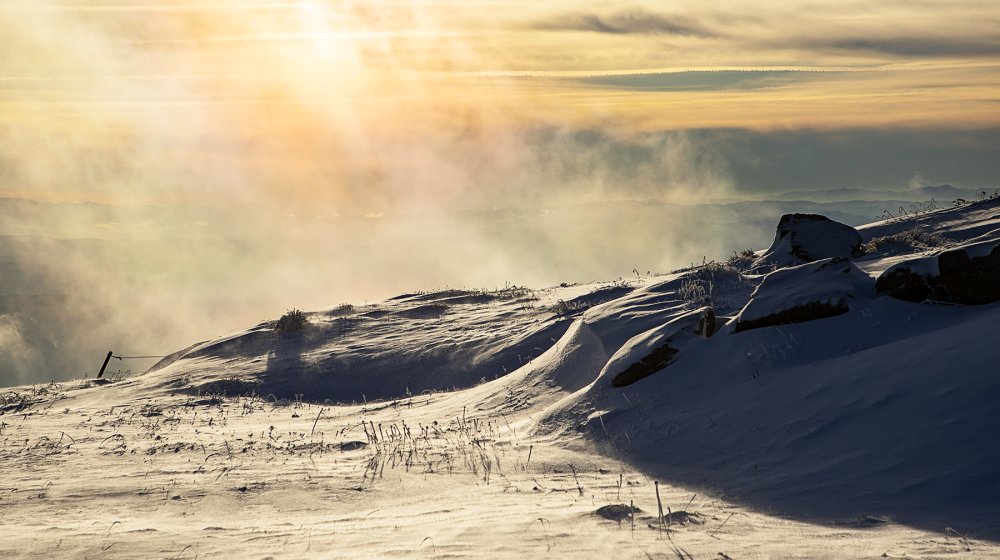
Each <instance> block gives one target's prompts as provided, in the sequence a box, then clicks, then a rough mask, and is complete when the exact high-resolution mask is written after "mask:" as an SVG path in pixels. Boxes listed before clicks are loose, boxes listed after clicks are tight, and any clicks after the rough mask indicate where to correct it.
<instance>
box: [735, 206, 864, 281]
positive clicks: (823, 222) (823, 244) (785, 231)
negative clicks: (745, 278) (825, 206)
mask: <svg viewBox="0 0 1000 560" xmlns="http://www.w3.org/2000/svg"><path fill="white" fill-rule="evenodd" d="M860 252H861V234H860V233H859V232H858V230H856V229H854V228H852V227H851V226H848V225H845V224H842V223H840V222H835V221H833V220H831V219H830V218H827V217H826V216H821V215H819V214H785V215H784V216H782V217H781V220H780V221H779V222H778V229H777V231H776V232H775V234H774V241H773V242H772V243H771V246H770V247H769V248H768V249H767V251H765V252H764V254H763V255H761V256H760V257H758V258H757V259H756V260H755V261H754V264H753V270H758V271H762V270H767V269H769V268H783V267H786V266H795V265H799V264H802V263H807V262H813V261H817V260H821V259H828V258H851V257H853V256H857V255H858V254H860Z"/></svg>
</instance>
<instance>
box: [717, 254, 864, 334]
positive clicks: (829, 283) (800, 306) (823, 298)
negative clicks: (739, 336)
mask: <svg viewBox="0 0 1000 560" xmlns="http://www.w3.org/2000/svg"><path fill="white" fill-rule="evenodd" d="M870 293H871V278H870V277H869V276H868V275H867V274H865V273H864V272H863V271H862V270H861V269H859V268H858V267H857V266H855V265H854V263H852V262H850V261H849V260H847V259H843V258H838V259H824V260H821V261H816V262H812V263H807V264H803V265H799V266H794V267H789V268H783V269H780V270H776V271H774V272H772V273H770V274H768V275H767V276H765V277H764V280H762V281H761V283H760V285H759V286H757V289H756V290H754V293H753V295H751V296H750V301H749V302H747V304H746V305H745V306H744V307H743V309H742V310H741V311H740V313H739V315H737V316H736V324H735V327H734V329H733V332H734V333H738V332H742V331H747V330H750V329H757V328H760V327H772V326H777V325H786V324H789V323H803V322H806V321H813V320H816V319H823V318H826V317H833V316H836V315H840V314H843V313H847V311H848V310H849V309H850V305H849V302H850V300H852V299H857V298H863V297H866V296H868V295H869V294H870Z"/></svg>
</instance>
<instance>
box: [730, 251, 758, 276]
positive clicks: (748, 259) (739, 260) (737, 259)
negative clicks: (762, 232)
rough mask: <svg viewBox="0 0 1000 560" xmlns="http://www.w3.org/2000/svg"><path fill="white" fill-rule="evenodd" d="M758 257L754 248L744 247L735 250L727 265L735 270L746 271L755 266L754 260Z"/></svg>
mask: <svg viewBox="0 0 1000 560" xmlns="http://www.w3.org/2000/svg"><path fill="white" fill-rule="evenodd" d="M756 259H757V254H756V253H754V252H753V249H744V250H743V251H740V252H739V253H737V252H736V251H733V256H731V257H729V258H728V259H726V264H725V266H726V267H729V268H731V269H733V270H738V271H740V272H746V271H748V270H750V268H751V267H753V262H754V260H756Z"/></svg>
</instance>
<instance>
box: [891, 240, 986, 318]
mask: <svg viewBox="0 0 1000 560" xmlns="http://www.w3.org/2000/svg"><path fill="white" fill-rule="evenodd" d="M875 291H876V292H877V293H879V294H885V295H888V296H891V297H894V298H896V299H901V300H905V301H914V302H922V301H941V302H949V303H961V304H967V305H982V304H986V303H993V302H995V301H1000V241H996V240H994V241H988V242H985V243H977V244H974V245H968V246H965V247H958V248H956V249H950V250H947V251H944V252H942V253H939V254H937V255H932V256H930V257H924V258H920V259H913V260H910V261H906V262H902V263H899V264H897V265H895V266H892V267H890V268H889V269H888V270H886V271H885V272H883V273H882V274H881V275H880V276H879V277H878V280H876V282H875Z"/></svg>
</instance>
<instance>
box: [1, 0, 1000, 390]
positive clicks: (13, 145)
mask: <svg viewBox="0 0 1000 560" xmlns="http://www.w3.org/2000/svg"><path fill="white" fill-rule="evenodd" d="M997 146H1000V8H998V7H997V5H996V3H995V2H986V1H971V0H969V1H964V0H953V1H949V2H939V1H924V0H907V1H902V0H886V1H881V2H870V1H866V2H860V1H855V0H846V1H819V0H814V1H777V0H761V1H758V2H754V3H748V2H737V1H724V0H720V1H705V2H698V3H692V2H669V1H657V2H653V1H632V2H606V1H601V2H590V1H586V0H583V1H579V0H576V1H572V2H571V1H550V2H527V1H519V0H515V1H503V2H501V1H494V0H464V1H443V0H440V1H438V0H428V1H419V0H392V1H379V0H366V1H357V2H355V1H326V0H294V1H293V0H272V1H267V0H262V1H245V0H244V1H240V0H175V1H170V2H166V1H156V0H134V1H122V0H104V1H100V0H32V1H30V2H29V1H26V0H0V212H2V214H0V384H10V383H14V382H20V383H23V382H29V381H33V380H39V379H49V378H50V377H51V378H67V377H69V376H71V375H79V374H80V373H81V371H85V370H88V369H93V368H91V367H90V366H89V363H90V361H93V360H90V358H89V356H90V353H94V354H96V355H98V358H101V357H103V355H104V353H105V352H106V348H105V347H106V346H111V347H112V348H116V349H117V348H123V347H124V348H126V351H128V352H132V353H134V354H159V353H165V352H166V351H173V350H176V349H178V348H179V347H182V346H184V345H187V344H189V343H191V342H194V341H195V340H200V339H204V338H210V337H213V336H218V335H221V334H225V333H227V332H230V331H233V330H237V329H240V328H245V327H247V326H249V325H252V324H254V323H255V322H256V321H259V320H263V319H267V318H269V317H270V318H274V317H276V316H277V315H280V313H281V312H282V311H284V310H285V309H288V308H290V307H301V308H306V309H317V308H321V307H324V306H332V305H338V304H340V303H344V302H353V303H360V302H365V301H369V302H371V301H377V300H379V299H380V298H385V297H389V296H392V295H395V294H398V293H402V292H405V291H412V290H428V289H435V288H441V287H444V286H450V287H467V288H495V287H502V286H504V285H507V284H511V283H513V284H519V285H520V284H526V283H527V284H530V285H533V286H538V287H543V286H545V285H551V284H553V283H559V282H564V281H569V282H577V281H580V282H583V281H593V280H602V279H607V280H611V279H614V278H616V277H626V276H629V275H631V274H633V273H635V274H644V273H646V272H649V271H660V272H662V271H668V270H670V269H672V268H677V267H679V266H684V265H688V264H691V263H692V262H696V261H698V260H702V259H705V258H719V257H724V256H725V255H727V254H729V253H731V252H732V251H733V250H742V249H745V248H747V247H746V246H747V245H750V246H755V245H760V244H766V243H767V242H768V240H769V238H770V235H772V232H773V224H774V223H776V219H777V217H778V216H780V214H781V212H784V211H791V210H798V209H800V208H804V207H803V206H801V205H799V206H794V205H792V206H789V205H790V204H791V203H792V198H790V197H792V195H786V194H784V193H789V192H794V193H795V195H794V197H793V198H794V200H795V201H803V202H801V204H806V203H807V202H808V201H809V200H810V199H812V198H816V199H817V200H818V199H821V198H822V196H823V195H822V194H821V193H822V192H823V191H825V190H830V189H853V190H849V191H843V192H850V193H853V194H851V196H854V194H856V193H859V192H860V193H883V192H897V191H898V192H903V191H905V190H906V189H911V188H913V187H920V186H925V185H942V184H951V185H955V186H958V187H963V188H969V189H979V188H982V189H992V188H995V187H997V186H1000V150H998V148H997ZM880 196H882V195H881V194H877V195H876V194H872V195H871V196H868V197H867V198H879V197H880ZM900 197H901V198H905V196H902V195H900ZM745 201H754V203H755V206H753V207H750V206H747V205H745V204H743V203H744V202H745ZM741 204H743V205H742V206H741ZM790 209H791V210H790ZM873 209H874V211H873V212H870V213H871V214H877V213H878V212H879V211H880V208H874V207H872V208H869V207H867V206H866V207H865V208H864V209H863V210H859V209H858V208H857V207H853V208H851V209H847V208H845V207H840V208H839V209H829V210H831V211H833V210H837V211H839V212H841V214H837V217H841V216H844V217H843V218H842V219H848V218H850V219H851V220H853V221H854V222H860V221H863V220H864V219H866V218H865V216H867V215H868V214H866V212H869V211H871V210H873ZM755 248H761V247H756V246H755ZM154 341H155V343H154ZM150 346H155V348H150ZM161 347H163V348H161ZM81 356H82V357H81ZM98 361H99V360H98ZM91 373H93V372H91Z"/></svg>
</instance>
